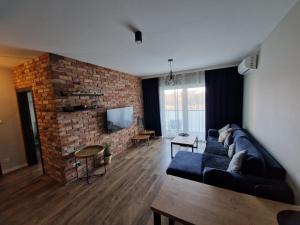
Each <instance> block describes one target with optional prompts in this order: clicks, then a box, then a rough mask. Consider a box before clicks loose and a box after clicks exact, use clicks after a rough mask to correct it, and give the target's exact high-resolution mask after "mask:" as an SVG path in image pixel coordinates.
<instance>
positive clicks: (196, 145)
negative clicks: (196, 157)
mask: <svg viewBox="0 0 300 225" xmlns="http://www.w3.org/2000/svg"><path fill="white" fill-rule="evenodd" d="M196 148H198V137H197V138H196Z"/></svg>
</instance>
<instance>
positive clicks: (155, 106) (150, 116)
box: [142, 78, 161, 136]
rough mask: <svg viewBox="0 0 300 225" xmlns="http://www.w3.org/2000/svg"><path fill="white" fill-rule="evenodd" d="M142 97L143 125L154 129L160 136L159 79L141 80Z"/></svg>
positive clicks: (148, 128)
mask: <svg viewBox="0 0 300 225" xmlns="http://www.w3.org/2000/svg"><path fill="white" fill-rule="evenodd" d="M142 87H143V99H144V127H145V129H147V130H155V134H156V135H157V136H161V124H160V110H159V92H158V88H159V80H158V78H152V79H145V80H142Z"/></svg>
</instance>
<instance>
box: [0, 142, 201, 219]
mask: <svg viewBox="0 0 300 225" xmlns="http://www.w3.org/2000/svg"><path fill="white" fill-rule="evenodd" d="M200 146H201V145H200ZM200 151H201V147H200ZM170 161H171V159H170V143H169V141H166V140H162V139H157V140H151V141H150V145H149V146H147V145H144V144H142V145H139V146H138V147H135V148H132V149H129V150H127V151H126V152H124V153H122V154H120V155H118V156H116V157H114V158H113V162H112V165H111V166H110V167H109V168H108V172H107V173H106V175H105V176H103V177H100V178H95V179H92V183H91V184H89V185H87V184H86V183H85V182H84V181H76V182H73V183H70V184H68V185H65V186H62V185H60V184H58V183H56V182H54V181H52V180H51V179H49V178H48V177H46V176H39V174H41V169H40V167H30V168H26V169H23V170H20V171H17V172H14V173H12V174H9V175H6V176H2V177H1V178H0V224H1V225H2V224H5V225H18V224H28V225H29V224H30V225H38V224H55V225H60V224H72V225H76V224H84V225H88V224H100V225H115V224H117V225H131V224H136V225H143V224H146V225H150V224H153V223H152V214H151V211H150V204H151V203H152V201H153V199H154V197H155V195H156V193H157V192H158V190H159V189H160V187H161V185H162V182H163V181H164V179H165V178H166V173H165V171H166V168H167V166H168V164H169V163H170Z"/></svg>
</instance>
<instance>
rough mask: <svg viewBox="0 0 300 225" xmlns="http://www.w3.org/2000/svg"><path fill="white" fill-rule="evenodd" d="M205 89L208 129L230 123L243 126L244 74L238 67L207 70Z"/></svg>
mask: <svg viewBox="0 0 300 225" xmlns="http://www.w3.org/2000/svg"><path fill="white" fill-rule="evenodd" d="M205 89H206V94H205V101H206V102H205V104H206V120H205V121H206V131H207V130H208V129H210V128H215V129H219V128H221V127H223V126H225V125H226V124H228V123H236V124H238V125H239V126H242V114H243V76H242V75H240V74H239V73H238V71H237V67H230V68H225V69H216V70H208V71H205ZM206 134H207V132H206Z"/></svg>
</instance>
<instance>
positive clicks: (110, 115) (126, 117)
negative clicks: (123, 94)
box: [107, 107, 133, 133]
mask: <svg viewBox="0 0 300 225" xmlns="http://www.w3.org/2000/svg"><path fill="white" fill-rule="evenodd" d="M132 123H133V107H124V108H116V109H108V110H107V131H108V133H111V132H116V131H118V130H121V129H124V128H128V127H130V126H131V125H132Z"/></svg>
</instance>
